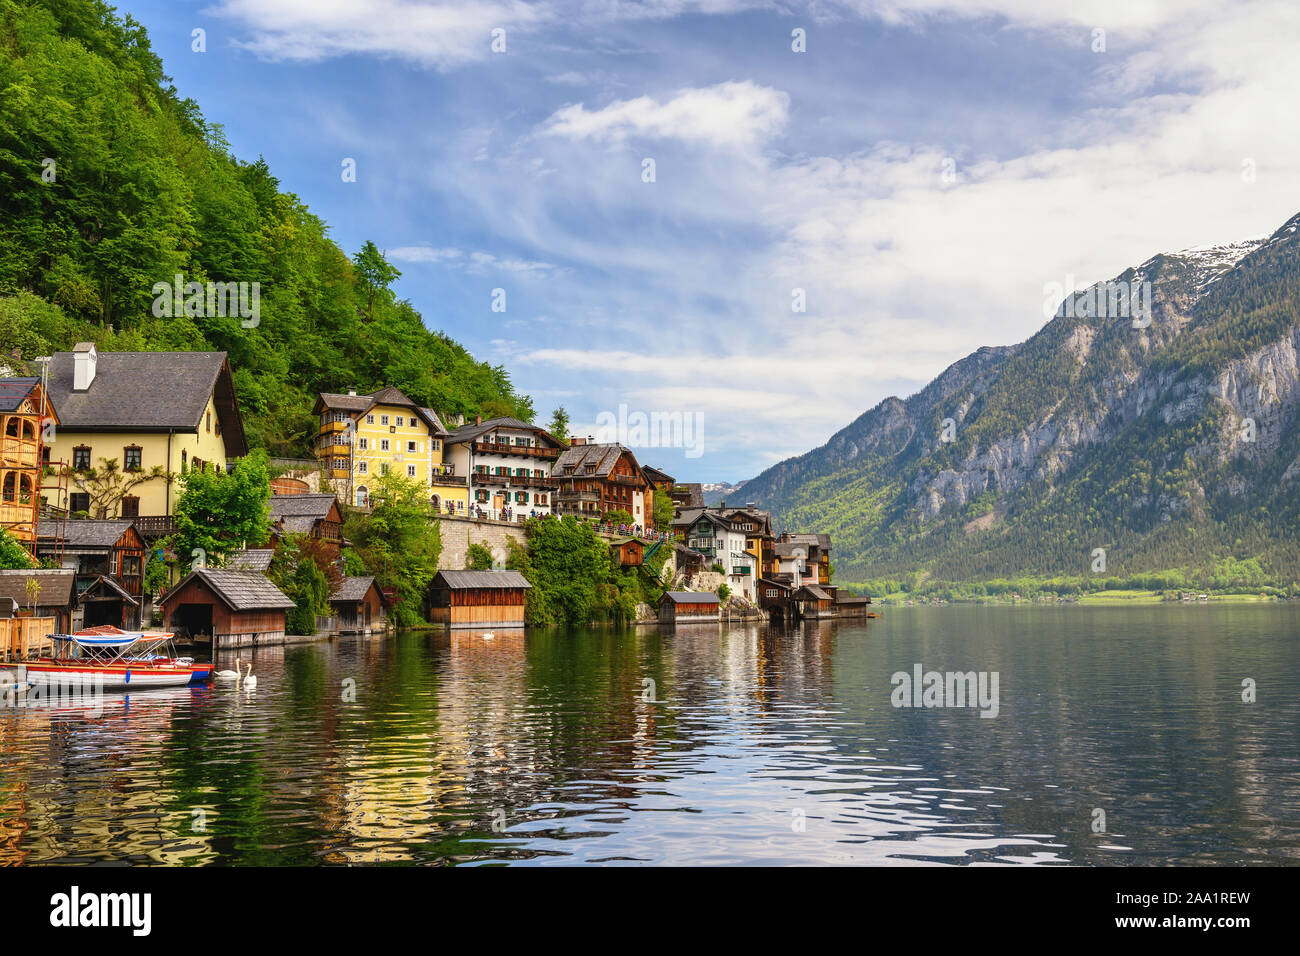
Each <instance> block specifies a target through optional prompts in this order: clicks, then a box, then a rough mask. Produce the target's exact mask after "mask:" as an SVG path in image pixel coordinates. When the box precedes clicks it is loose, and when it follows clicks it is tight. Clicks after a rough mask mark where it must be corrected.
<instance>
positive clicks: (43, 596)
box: [0, 568, 77, 613]
mask: <svg viewBox="0 0 1300 956" xmlns="http://www.w3.org/2000/svg"><path fill="white" fill-rule="evenodd" d="M31 579H35V581H36V583H37V584H39V585H40V586H41V590H40V592H39V593H38V594H37V595H36V606H37V607H68V606H69V605H70V604H71V603H72V586H73V583H74V582H75V581H76V579H77V574H76V572H75V571H71V570H63V569H59V570H57V571H55V570H46V569H32V570H27V569H24V568H18V569H17V570H13V571H0V604H3V605H4V607H3V611H4V612H5V613H8V612H9V611H10V610H11V609H12V607H13V605H12V604H10V600H13V601H17V602H18V606H19V607H27V606H28V605H29V604H30V599H29V598H28V597H27V582H28V580H31Z"/></svg>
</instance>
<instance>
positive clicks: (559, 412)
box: [546, 405, 569, 445]
mask: <svg viewBox="0 0 1300 956" xmlns="http://www.w3.org/2000/svg"><path fill="white" fill-rule="evenodd" d="M546 430H547V431H548V432H550V433H551V434H552V435H554V436H555V438H556V439H557V440H558V441H559V442H560V444H562V445H567V444H569V413H568V412H567V411H565V409H564V406H563V405H557V406H555V411H553V412H552V413H551V422H550V424H549V425H547V426H546Z"/></svg>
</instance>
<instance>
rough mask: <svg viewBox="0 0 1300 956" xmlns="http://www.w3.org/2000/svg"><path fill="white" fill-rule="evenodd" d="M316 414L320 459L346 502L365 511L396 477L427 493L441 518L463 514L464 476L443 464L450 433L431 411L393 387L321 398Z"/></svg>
mask: <svg viewBox="0 0 1300 956" xmlns="http://www.w3.org/2000/svg"><path fill="white" fill-rule="evenodd" d="M313 414H315V415H318V416H319V417H320V432H319V434H318V435H317V438H316V455H317V457H318V458H320V459H321V461H322V462H324V463H325V469H326V474H327V476H328V477H329V478H330V480H331V481H332V482H333V487H334V488H335V490H336V492H337V494H338V495H339V497H340V498H341V499H342V500H344V501H348V502H351V503H352V504H354V505H356V506H357V507H359V508H364V507H367V506H368V505H369V503H370V497H371V495H372V494H373V493H374V490H375V482H376V480H377V479H378V478H380V477H381V476H383V475H387V474H397V475H402V476H404V477H406V478H410V479H413V480H414V481H416V482H418V483H419V484H420V486H421V487H424V488H427V489H429V501H430V503H431V504H432V505H433V506H434V507H435V508H437V509H438V512H439V513H440V514H457V515H464V514H465V512H466V509H467V508H468V506H469V497H468V484H467V482H466V478H465V474H464V472H457V471H456V469H455V467H454V466H453V465H452V464H451V463H450V462H448V461H446V460H445V458H444V455H445V451H446V447H445V444H444V436H445V432H446V429H445V428H444V427H443V424H442V420H441V419H440V418H439V417H438V414H437V413H436V412H435V411H434V410H433V409H431V408H425V407H423V406H421V405H417V404H416V403H415V402H413V401H411V399H409V398H407V397H406V395H405V394H403V393H402V391H401V390H400V389H397V388H391V387H390V388H381V389H380V390H379V391H377V392H371V393H369V394H366V395H358V394H357V393H356V390H355V389H354V390H351V391H349V392H347V393H346V394H340V393H336V392H322V393H321V394H320V397H319V398H318V399H317V401H316V407H315V408H314V409H313Z"/></svg>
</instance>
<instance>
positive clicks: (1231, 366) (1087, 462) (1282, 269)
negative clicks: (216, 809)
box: [744, 216, 1300, 581]
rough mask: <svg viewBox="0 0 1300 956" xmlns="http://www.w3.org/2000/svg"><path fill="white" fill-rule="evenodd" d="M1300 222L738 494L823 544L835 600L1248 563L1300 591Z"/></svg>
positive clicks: (1105, 308) (1158, 284)
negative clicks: (995, 580) (920, 575)
mask: <svg viewBox="0 0 1300 956" xmlns="http://www.w3.org/2000/svg"><path fill="white" fill-rule="evenodd" d="M1298 232H1300V216H1296V217H1294V218H1293V219H1291V220H1290V221H1288V222H1287V223H1286V224H1284V225H1283V226H1282V227H1281V228H1280V229H1279V230H1278V231H1277V232H1275V233H1274V234H1273V235H1272V236H1270V237H1268V238H1266V239H1259V240H1250V241H1245V242H1235V243H1230V244H1226V245H1222V246H1214V247H1206V248H1201V249H1193V250H1186V251H1184V252H1180V253H1175V254H1168V255H1158V256H1155V257H1154V258H1152V259H1150V260H1148V261H1147V262H1144V263H1142V264H1141V265H1139V266H1136V267H1134V268H1131V269H1128V270H1126V271H1125V272H1124V273H1122V274H1121V275H1119V276H1117V277H1116V278H1115V279H1114V280H1112V282H1110V283H1099V284H1098V285H1097V286H1094V287H1092V288H1091V289H1087V290H1084V291H1083V292H1075V293H1072V294H1070V295H1068V296H1066V297H1065V299H1064V301H1063V302H1062V303H1061V306H1060V308H1059V309H1058V310H1057V313H1056V315H1055V317H1054V318H1052V319H1051V320H1050V321H1049V322H1048V323H1047V324H1046V325H1045V326H1044V327H1043V328H1042V329H1041V330H1040V331H1039V332H1038V333H1037V334H1035V335H1034V336H1033V337H1031V338H1030V339H1028V340H1027V341H1025V342H1022V343H1020V344H1019V345H1014V346H1007V347H999V348H981V349H980V350H978V351H977V352H975V353H974V354H972V355H969V356H967V357H966V358H964V359H962V360H961V361H959V362H957V363H955V364H954V365H952V366H951V367H950V368H948V369H947V370H946V371H945V372H943V373H942V374H941V375H940V376H938V377H937V378H936V379H935V380H934V381H933V382H931V383H930V384H929V385H927V386H926V387H925V388H924V389H922V390H921V391H920V392H917V393H916V394H915V395H913V396H911V397H910V398H907V399H905V400H903V399H898V398H888V399H886V400H885V401H883V402H881V403H880V404H879V405H877V406H876V407H875V408H873V409H871V410H870V411H868V412H866V413H865V414H863V415H862V416H861V417H860V418H858V419H857V420H856V421H854V422H853V423H852V424H850V425H849V426H848V427H846V428H844V429H843V430H841V431H840V432H839V433H837V434H836V435H835V436H833V437H832V438H831V439H830V441H828V442H827V443H826V444H825V445H824V446H822V447H821V448H818V449H815V450H813V451H810V452H808V453H807V454H804V455H801V456H799V457H797V458H792V459H788V460H786V461H783V462H781V463H779V464H777V465H775V466H773V467H772V468H769V469H768V470H767V471H765V472H763V473H762V474H760V475H758V476H757V477H756V478H753V479H752V480H750V481H749V482H747V483H745V486H744V498H745V500H746V501H755V502H758V503H759V504H760V505H761V506H766V507H768V508H770V509H771V510H772V511H773V513H774V517H775V519H776V521H777V523H778V525H779V526H781V527H786V528H796V527H806V528H816V529H817V530H825V531H829V532H830V533H831V534H832V535H833V536H834V540H835V554H836V564H837V566H838V568H839V571H840V573H841V575H842V576H843V577H844V578H845V579H847V580H862V579H864V578H868V577H870V578H875V577H880V576H883V575H893V574H905V573H909V572H913V571H918V570H920V571H925V572H928V573H929V574H931V575H933V576H935V577H938V578H941V579H944V580H954V581H960V580H973V579H982V578H988V577H1003V576H1010V575H1013V574H1019V573H1031V574H1079V573H1086V572H1087V571H1088V570H1089V569H1090V567H1091V564H1092V561H1093V560H1094V558H1093V550H1094V549H1096V548H1102V549H1104V550H1105V551H1106V552H1107V555H1106V559H1107V566H1108V571H1111V572H1118V573H1130V574H1133V573H1147V572H1152V571H1157V570H1162V569H1167V568H1180V567H1182V568H1185V567H1210V566H1213V565H1214V564H1215V563H1216V562H1220V561H1222V560H1224V559H1228V558H1232V559H1236V560H1247V559H1256V560H1258V561H1260V562H1261V563H1262V564H1263V566H1264V567H1265V568H1266V569H1267V570H1268V571H1269V572H1270V575H1271V576H1275V577H1276V576H1282V577H1286V578H1287V579H1288V580H1292V581H1297V580H1300V560H1298V559H1297V558H1298V555H1300V550H1298V549H1297V548H1296V543H1297V541H1300V529H1298V528H1297V526H1296V518H1297V502H1298V500H1300V495H1298V494H1297V484H1296V482H1297V480H1300V429H1298V428H1297V415H1296V412H1297V405H1298V404H1300V375H1298V360H1297V356H1298V353H1300V234H1298Z"/></svg>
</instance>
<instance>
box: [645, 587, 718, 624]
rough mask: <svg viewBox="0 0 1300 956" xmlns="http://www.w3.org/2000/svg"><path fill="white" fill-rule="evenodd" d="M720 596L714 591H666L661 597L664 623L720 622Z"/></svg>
mask: <svg viewBox="0 0 1300 956" xmlns="http://www.w3.org/2000/svg"><path fill="white" fill-rule="evenodd" d="M718 605H719V601H718V596H717V595H716V594H714V593H713V592H712V591H665V592H664V596H663V597H662V598H660V599H659V620H660V621H661V622H662V623H664V624H691V623H696V624H710V623H711V624H716V623H718Z"/></svg>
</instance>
